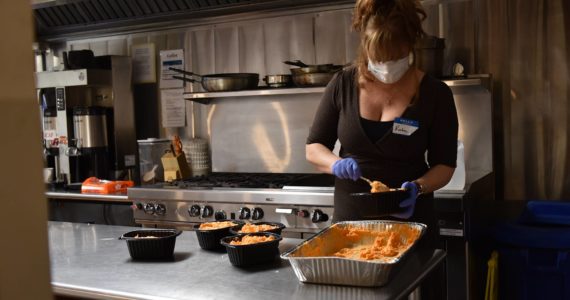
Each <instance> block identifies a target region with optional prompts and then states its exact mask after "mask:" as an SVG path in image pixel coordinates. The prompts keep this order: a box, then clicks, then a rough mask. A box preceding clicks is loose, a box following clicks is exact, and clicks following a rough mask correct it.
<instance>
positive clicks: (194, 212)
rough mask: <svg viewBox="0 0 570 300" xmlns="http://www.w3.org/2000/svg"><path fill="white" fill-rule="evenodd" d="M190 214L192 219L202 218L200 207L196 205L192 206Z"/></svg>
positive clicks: (189, 210)
mask: <svg viewBox="0 0 570 300" xmlns="http://www.w3.org/2000/svg"><path fill="white" fill-rule="evenodd" d="M188 214H190V216H191V217H198V216H200V205H196V204H194V205H192V206H190V209H188Z"/></svg>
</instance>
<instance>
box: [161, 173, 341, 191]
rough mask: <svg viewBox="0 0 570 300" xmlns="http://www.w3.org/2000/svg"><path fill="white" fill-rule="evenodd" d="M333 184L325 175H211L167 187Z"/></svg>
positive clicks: (178, 181)
mask: <svg viewBox="0 0 570 300" xmlns="http://www.w3.org/2000/svg"><path fill="white" fill-rule="evenodd" d="M333 183H334V179H332V176H331V175H327V174H292V173H280V174H275V173H212V174H210V175H209V176H201V177H196V178H191V179H184V180H177V181H174V182H172V183H169V184H168V185H169V186H170V187H177V188H181V189H194V188H215V187H223V188H270V189H281V188H283V186H285V185H299V186H310V185H317V186H332V185H333Z"/></svg>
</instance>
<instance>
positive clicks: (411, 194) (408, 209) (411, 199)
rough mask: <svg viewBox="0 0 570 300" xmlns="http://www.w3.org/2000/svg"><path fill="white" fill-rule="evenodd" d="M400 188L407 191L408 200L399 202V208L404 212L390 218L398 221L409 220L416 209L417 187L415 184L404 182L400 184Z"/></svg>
mask: <svg viewBox="0 0 570 300" xmlns="http://www.w3.org/2000/svg"><path fill="white" fill-rule="evenodd" d="M402 188H403V189H406V190H408V198H406V199H404V200H402V202H400V207H401V208H404V210H403V211H402V212H400V213H395V214H392V215H391V216H393V217H396V218H400V219H409V218H410V217H411V216H412V215H413V214H414V208H415V207H416V199H418V185H417V183H415V182H410V181H406V182H404V183H402Z"/></svg>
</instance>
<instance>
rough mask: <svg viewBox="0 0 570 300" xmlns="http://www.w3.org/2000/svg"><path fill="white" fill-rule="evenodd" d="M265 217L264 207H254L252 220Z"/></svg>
mask: <svg viewBox="0 0 570 300" xmlns="http://www.w3.org/2000/svg"><path fill="white" fill-rule="evenodd" d="M262 218H263V209H261V208H259V207H255V208H253V213H252V214H251V219H252V220H261V219H262Z"/></svg>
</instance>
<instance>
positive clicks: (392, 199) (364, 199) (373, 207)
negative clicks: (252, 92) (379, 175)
mask: <svg viewBox="0 0 570 300" xmlns="http://www.w3.org/2000/svg"><path fill="white" fill-rule="evenodd" d="M350 197H351V198H352V199H351V201H354V202H356V203H355V204H356V205H354V207H360V208H362V211H360V212H359V214H360V215H362V217H365V218H371V217H382V216H388V215H391V214H394V213H399V212H402V208H401V207H400V203H401V202H402V201H403V200H404V199H406V198H408V190H405V189H394V190H390V191H387V192H379V193H353V194H350Z"/></svg>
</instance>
